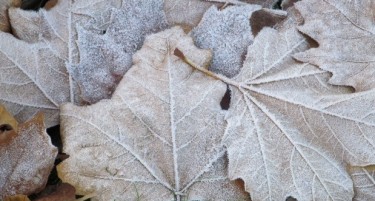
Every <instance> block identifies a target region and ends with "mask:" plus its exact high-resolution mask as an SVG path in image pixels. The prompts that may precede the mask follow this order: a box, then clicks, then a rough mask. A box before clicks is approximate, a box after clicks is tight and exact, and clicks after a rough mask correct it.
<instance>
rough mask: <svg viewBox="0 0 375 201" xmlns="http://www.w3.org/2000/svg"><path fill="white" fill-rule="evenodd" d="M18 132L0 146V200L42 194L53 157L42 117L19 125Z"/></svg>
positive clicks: (54, 155) (51, 146) (52, 147)
mask: <svg viewBox="0 0 375 201" xmlns="http://www.w3.org/2000/svg"><path fill="white" fill-rule="evenodd" d="M18 131H19V132H18V133H16V134H14V136H13V137H12V138H11V139H7V140H6V141H5V142H4V141H1V144H0V161H1V163H0V170H1V175H2V176H1V177H0V199H1V198H4V197H6V196H10V195H16V194H24V195H30V194H32V193H36V192H38V191H40V190H42V189H43V188H44V186H45V185H46V183H47V179H48V175H49V173H50V171H51V170H52V168H53V166H54V161H55V157H56V155H57V149H56V147H54V146H53V145H52V144H51V141H50V138H49V136H48V135H47V133H46V131H45V127H44V124H43V115H42V114H38V115H36V116H35V117H34V118H33V119H32V120H30V121H28V122H26V123H23V124H21V125H20V126H19V129H18Z"/></svg>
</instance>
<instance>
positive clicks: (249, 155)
mask: <svg viewBox="0 0 375 201" xmlns="http://www.w3.org/2000/svg"><path fill="white" fill-rule="evenodd" d="M307 48H308V43H307V42H306V40H305V39H304V38H303V37H302V36H301V35H300V34H299V33H298V32H297V31H296V30H295V29H287V30H285V31H282V32H277V31H276V30H273V29H270V28H265V29H263V30H262V31H261V32H260V33H259V34H258V36H257V37H256V38H255V41H254V43H253V45H251V46H249V49H248V55H247V58H246V61H245V63H244V66H243V69H242V71H241V72H240V74H239V75H238V76H237V77H235V80H236V82H235V83H232V85H234V86H237V87H235V88H234V89H233V90H234V91H233V98H232V105H231V109H230V111H229V112H230V113H231V116H230V118H229V119H228V121H229V128H228V130H229V133H230V134H229V135H228V136H229V137H228V138H227V141H226V144H227V147H228V155H229V176H230V178H231V179H234V178H242V179H243V180H244V181H245V183H246V189H247V190H248V191H249V192H250V194H251V196H252V199H254V200H285V199H286V198H287V197H288V196H292V197H294V198H296V199H297V200H313V199H316V200H325V199H330V200H351V199H352V198H353V196H354V191H353V182H352V180H351V178H350V175H349V173H348V172H347V170H346V165H347V164H351V165H355V166H360V165H368V164H371V163H374V162H375V161H374V160H375V157H374V154H373V153H374V151H375V147H374V142H375V141H374V140H375V138H374V136H373V133H374V132H375V118H374V117H375V116H374V115H373V114H374V109H373V107H372V105H373V104H374V101H375V92H374V91H367V92H363V93H355V94H351V93H349V90H348V89H346V88H338V87H334V86H332V85H329V84H328V83H327V80H328V78H329V76H330V75H329V73H327V72H325V71H322V70H320V69H318V68H316V67H314V66H312V65H310V64H303V63H299V62H296V61H295V60H293V59H292V55H293V54H294V53H295V52H299V51H304V50H306V49H307Z"/></svg>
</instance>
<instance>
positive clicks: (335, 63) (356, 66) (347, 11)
mask: <svg viewBox="0 0 375 201" xmlns="http://www.w3.org/2000/svg"><path fill="white" fill-rule="evenodd" d="M296 7H297V8H298V10H300V12H301V14H302V15H303V17H304V19H305V24H304V25H303V26H301V27H300V28H299V30H300V31H302V32H303V33H305V34H307V35H309V36H310V37H312V38H313V39H315V40H316V41H318V43H319V47H318V48H314V49H310V50H308V51H306V52H304V53H299V54H297V55H295V58H297V59H298V60H301V61H304V62H309V63H312V64H315V65H318V66H319V67H320V68H322V69H324V70H327V71H330V72H332V73H333V76H332V78H331V79H330V80H329V81H330V83H332V84H335V85H344V86H353V87H354V88H355V89H356V90H357V91H365V90H369V89H373V88H374V87H375V79H374V77H375V65H374V63H373V58H374V57H375V51H374V45H375V42H374V41H375V40H374V33H375V26H374V25H375V23H374V17H375V16H374V15H375V14H374V12H373V10H374V9H375V2H374V1H369V0H366V1H340V0H326V1H323V0H312V1H301V2H299V3H297V4H296Z"/></svg>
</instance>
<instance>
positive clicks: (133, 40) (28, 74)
mask: <svg viewBox="0 0 375 201" xmlns="http://www.w3.org/2000/svg"><path fill="white" fill-rule="evenodd" d="M124 2H125V1H124ZM137 2H138V3H141V2H143V3H142V4H141V5H140V7H138V6H135V5H134V4H135V1H134V2H133V3H131V2H129V1H126V3H122V5H123V7H122V8H121V9H125V10H122V11H120V10H116V9H117V8H118V7H119V9H120V6H121V5H118V3H116V2H115V0H113V1H104V0H95V1H83V0H80V1H74V3H73V2H72V1H71V0H69V1H68V0H67V1H57V3H56V5H55V6H53V7H51V6H49V7H48V6H46V7H47V8H46V9H40V10H39V12H33V11H32V12H31V11H24V10H21V9H16V8H14V9H10V10H9V14H10V21H11V24H12V28H13V34H14V35H15V36H16V37H17V38H15V37H13V36H12V35H10V34H6V33H0V37H1V39H2V40H0V63H1V64H0V102H1V103H2V104H4V105H5V106H6V107H7V108H8V110H9V112H10V113H12V114H13V115H14V116H15V117H16V119H17V120H19V121H26V120H28V119H30V118H31V117H32V116H33V115H35V114H36V113H37V112H39V111H43V113H44V114H45V115H46V125H47V126H48V127H50V126H54V125H56V124H58V111H59V105H60V104H61V103H64V102H75V103H76V104H86V103H87V102H94V101H97V100H98V99H100V98H104V97H108V96H109V94H108V93H110V92H111V91H112V89H113V88H114V87H115V86H114V85H115V84H117V82H114V81H118V80H119V77H121V76H122V74H123V73H124V72H125V71H126V70H127V68H128V67H129V65H130V64H129V63H130V59H129V58H130V57H131V54H132V53H133V52H134V51H135V50H134V49H137V47H138V46H139V45H140V44H141V43H142V40H143V37H144V35H145V34H147V33H149V32H150V31H151V30H154V29H157V28H156V27H159V28H160V27H163V25H165V24H163V21H158V20H161V19H162V18H160V17H156V18H155V19H154V18H153V17H155V16H153V15H154V14H155V12H156V11H155V12H148V11H150V10H152V9H149V10H146V11H147V12H145V13H143V14H142V15H140V14H139V15H138V14H137V15H134V16H135V18H132V19H129V18H128V17H129V16H127V18H128V20H127V21H126V22H125V21H123V22H120V21H119V20H117V18H118V17H123V16H124V15H126V13H128V14H129V15H131V14H132V13H133V14H134V13H137V12H138V10H137V9H138V8H143V7H144V6H146V5H148V6H149V7H150V6H156V7H155V8H153V9H155V10H157V9H159V10H162V7H161V6H160V5H159V6H158V4H157V2H159V1H157V0H155V1H152V2H151V1H137ZM133 6H134V7H133ZM99 8H102V9H104V10H100V9H99ZM129 9H130V10H129ZM112 11H113V12H112ZM130 11H131V12H130ZM97 12H100V13H101V14H100V15H98V16H96V14H95V13H97ZM160 12H161V11H160ZM111 13H112V17H113V18H110V16H111ZM119 13H120V14H119ZM121 13H122V14H121ZM145 15H147V16H145ZM159 15H161V14H160V13H159ZM140 16H142V20H143V21H145V20H149V24H146V23H139V24H141V25H142V26H141V28H140V27H139V26H138V27H135V26H133V25H134V24H137V23H138V22H140V21H139V17H140ZM151 19H152V20H151ZM110 20H112V21H110ZM102 23H106V24H107V25H106V26H104V25H101V24H102ZM112 23H113V24H114V25H119V24H121V26H122V27H124V26H130V25H131V26H132V29H128V27H127V30H129V32H126V33H121V32H122V31H123V30H122V29H120V30H117V28H120V27H114V26H112ZM151 24H152V25H155V27H152V25H151ZM76 27H79V30H81V34H82V30H83V29H85V30H86V31H88V32H89V31H92V33H94V32H95V31H96V32H98V30H97V29H102V28H105V27H107V28H108V27H109V28H108V35H111V36H112V42H114V43H115V44H114V46H110V43H107V42H105V44H106V45H107V46H105V47H102V48H104V49H102V50H103V51H102V52H98V51H100V48H99V49H98V47H94V46H95V45H99V44H101V43H99V44H98V43H97V42H96V41H97V40H93V41H90V42H92V44H91V43H90V44H87V43H88V41H80V40H84V39H91V38H90V37H86V36H83V34H82V35H80V37H79V38H77V37H78V36H77V34H78V33H77V31H76ZM143 28H144V29H143ZM92 33H91V32H90V34H92ZM104 37H106V36H104ZM123 37H127V39H126V40H125V39H124V38H123ZM107 38H108V37H107ZM76 39H78V42H77V44H78V45H80V49H78V47H77V45H76ZM99 41H100V40H99ZM124 41H127V42H124ZM101 42H103V41H101ZM82 43H85V46H82ZM111 44H113V43H111ZM90 45H91V46H90ZM121 45H126V48H124V47H121V48H120V46H121ZM114 47H117V49H112V48H114ZM82 48H85V49H84V50H82ZM105 48H106V49H105ZM93 49H94V50H95V51H96V52H93V51H92V50H93ZM109 49H110V51H109ZM114 50H115V51H114ZM79 51H82V52H79ZM106 51H109V52H106ZM116 51H117V52H116ZM124 51H127V52H128V53H124ZM93 54H94V56H93V57H90V58H88V57H89V56H92V55H93ZM103 55H105V56H106V58H107V60H104V59H103ZM88 60H89V61H88ZM99 60H100V62H99ZM105 61H111V63H105ZM90 62H91V63H90ZM78 64H79V65H78ZM92 64H97V65H92ZM112 64H113V65H115V66H111V65H112ZM98 65H99V66H98ZM88 66H89V67H95V68H96V71H94V70H92V69H91V70H90V68H89V67H88ZM76 67H77V68H78V67H79V68H80V69H76ZM70 73H71V74H70ZM80 73H81V74H80ZM88 73H89V74H88ZM72 77H73V78H75V79H73V78H72ZM92 80H95V81H96V82H95V84H93V83H92V82H91V83H89V84H91V85H89V84H88V82H90V81H92ZM82 83H83V84H82ZM77 84H78V85H77ZM78 86H80V88H78ZM85 87H86V88H85ZM98 89H99V90H102V91H98ZM89 90H92V91H89ZM98 94H99V95H98ZM103 94H104V95H103ZM90 96H91V97H90Z"/></svg>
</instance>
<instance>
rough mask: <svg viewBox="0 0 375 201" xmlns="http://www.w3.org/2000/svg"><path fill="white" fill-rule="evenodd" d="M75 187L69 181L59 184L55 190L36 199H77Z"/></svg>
mask: <svg viewBox="0 0 375 201" xmlns="http://www.w3.org/2000/svg"><path fill="white" fill-rule="evenodd" d="M75 193H76V190H75V188H74V187H73V186H72V185H70V184H67V183H61V184H58V185H57V186H56V187H55V188H54V189H53V192H52V193H50V194H48V195H45V196H42V197H40V198H38V199H36V200H35V201H75V200H76V196H75V195H76V194H75Z"/></svg>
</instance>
